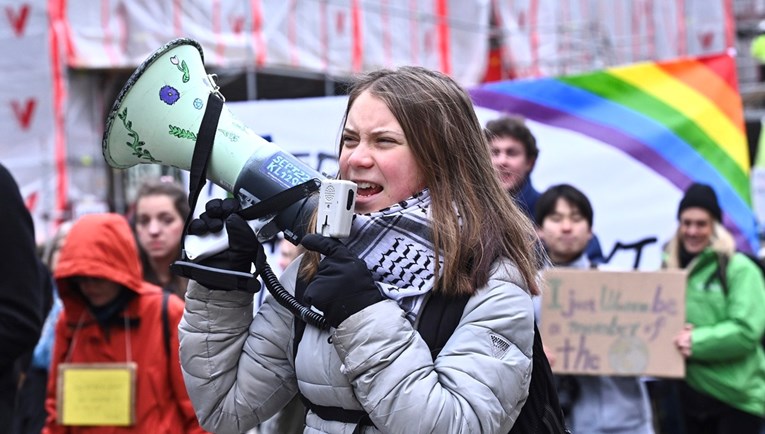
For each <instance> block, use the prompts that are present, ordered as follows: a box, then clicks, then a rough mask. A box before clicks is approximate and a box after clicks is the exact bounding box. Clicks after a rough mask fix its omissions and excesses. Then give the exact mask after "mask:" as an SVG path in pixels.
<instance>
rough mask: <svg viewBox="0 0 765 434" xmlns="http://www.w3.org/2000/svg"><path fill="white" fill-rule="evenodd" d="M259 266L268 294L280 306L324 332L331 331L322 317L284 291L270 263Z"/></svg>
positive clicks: (264, 262) (262, 263) (263, 262)
mask: <svg viewBox="0 0 765 434" xmlns="http://www.w3.org/2000/svg"><path fill="white" fill-rule="evenodd" d="M258 265H259V268H260V273H259V274H260V277H261V278H262V279H263V282H264V283H265V284H266V288H268V292H270V293H271V295H273V296H274V298H275V299H276V301H277V302H278V303H279V304H281V305H282V306H284V307H285V308H286V309H287V310H289V311H290V312H292V314H293V315H295V316H296V317H298V318H300V319H301V320H303V321H305V322H306V323H307V324H311V325H313V326H315V327H318V328H320V329H322V330H327V329H329V324H328V323H327V320H326V319H325V318H324V317H323V316H322V315H320V314H319V313H317V312H314V311H312V310H311V309H310V308H308V307H306V306H303V305H302V304H301V303H300V302H299V301H297V299H295V297H293V296H292V294H290V293H289V292H287V290H286V289H284V287H283V286H282V284H281V282H279V279H278V278H277V277H276V275H275V274H274V272H273V270H271V266H270V265H268V262H266V261H262V262H261V263H260V264H258Z"/></svg>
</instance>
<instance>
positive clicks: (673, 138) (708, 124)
mask: <svg viewBox="0 0 765 434" xmlns="http://www.w3.org/2000/svg"><path fill="white" fill-rule="evenodd" d="M470 93H471V96H472V98H473V101H474V103H475V105H476V106H478V107H485V108H488V109H492V110H496V111H500V112H512V113H517V114H520V115H522V116H524V117H526V118H527V119H529V120H532V121H535V122H539V123H542V124H547V125H550V126H554V127H558V128H563V129H568V130H572V131H576V132H578V133H580V134H583V135H586V136H589V137H592V138H594V139H597V140H599V141H600V142H603V143H607V144H609V145H610V146H613V147H614V148H616V149H618V150H620V151H621V152H623V153H625V154H628V155H629V156H630V157H631V158H633V159H635V160H637V161H639V162H641V163H642V164H644V165H645V166H646V167H648V168H650V169H651V170H652V171H654V172H656V173H657V174H659V175H660V176H662V177H664V178H666V179H667V181H669V182H670V183H671V184H672V185H674V186H675V187H677V189H679V190H681V191H683V190H685V189H686V188H687V187H688V185H690V184H691V183H692V182H694V181H699V182H704V183H707V184H710V185H712V187H713V188H714V189H715V191H716V192H717V195H718V198H719V200H720V206H721V207H722V208H723V210H724V219H723V220H724V224H725V225H726V227H728V229H730V230H731V231H732V232H733V234H734V236H735V237H736V240H737V242H738V245H739V248H741V249H744V250H746V251H752V250H755V251H756V248H757V246H758V245H759V241H758V237H757V229H756V223H755V221H756V220H755V217H754V214H753V211H752V205H751V197H750V181H749V171H750V157H749V148H748V145H747V141H746V135H745V132H744V121H743V109H742V105H741V97H740V95H739V93H738V86H737V77H736V66H735V62H734V59H733V58H732V57H730V56H728V55H718V56H710V57H703V58H688V59H680V60H675V61H668V62H646V63H639V64H634V65H629V66H624V67H618V68H610V69H606V70H602V71H597V72H592V73H587V74H581V75H572V76H564V77H557V78H541V79H531V80H517V81H505V82H497V83H489V84H485V85H483V86H480V87H477V88H474V89H471V90H470ZM540 148H541V149H542V150H543V152H544V143H540ZM540 158H545V157H544V155H543V156H542V157H540ZM561 182H565V181H561ZM635 182H637V183H639V182H640V180H637V179H636V180H635ZM614 194H618V191H614ZM675 209H676V208H675Z"/></svg>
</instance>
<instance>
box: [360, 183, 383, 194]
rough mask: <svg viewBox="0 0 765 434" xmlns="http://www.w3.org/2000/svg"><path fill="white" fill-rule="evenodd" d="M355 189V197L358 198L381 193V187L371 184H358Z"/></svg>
mask: <svg viewBox="0 0 765 434" xmlns="http://www.w3.org/2000/svg"><path fill="white" fill-rule="evenodd" d="M356 187H357V188H356V195H357V196H360V197H365V196H372V195H375V194H378V193H380V192H381V191H383V188H382V186H380V185H377V184H372V183H371V182H359V183H358V184H356Z"/></svg>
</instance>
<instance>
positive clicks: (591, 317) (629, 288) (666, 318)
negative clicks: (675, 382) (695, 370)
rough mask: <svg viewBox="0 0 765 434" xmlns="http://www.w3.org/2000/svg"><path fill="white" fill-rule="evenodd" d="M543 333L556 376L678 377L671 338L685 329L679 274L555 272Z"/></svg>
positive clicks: (681, 368) (681, 364) (680, 366)
mask: <svg viewBox="0 0 765 434" xmlns="http://www.w3.org/2000/svg"><path fill="white" fill-rule="evenodd" d="M544 274H545V275H544V277H545V283H546V289H545V292H544V295H543V296H542V313H541V316H542V321H541V327H540V328H539V330H540V332H541V334H542V340H543V342H544V345H545V351H547V352H548V357H552V358H554V359H555V362H554V363H553V364H552V366H551V367H552V370H553V372H555V373H559V374H584V375H624V376H640V375H648V376H655V377H668V378H681V377H683V376H684V375H685V361H684V360H683V357H682V356H681V355H680V353H679V352H678V351H677V349H676V348H675V345H674V343H673V339H674V337H675V336H676V335H677V334H678V333H680V330H682V328H683V324H684V323H685V283H686V282H685V281H686V275H685V273H684V272H681V271H661V272H642V271H629V272H615V271H598V270H573V269H563V268H557V269H555V268H554V269H550V270H547V271H545V273H544Z"/></svg>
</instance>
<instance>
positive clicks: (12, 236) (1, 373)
mask: <svg viewBox="0 0 765 434" xmlns="http://www.w3.org/2000/svg"><path fill="white" fill-rule="evenodd" d="M0 198H2V206H0V240H2V241H3V248H2V249H0V318H2V321H0V431H2V430H5V429H7V427H10V424H11V420H12V417H13V412H14V404H15V397H16V388H17V383H18V378H17V374H18V372H19V367H18V366H16V364H17V363H18V360H19V359H20V358H21V357H22V356H24V355H29V354H30V353H31V351H32V350H33V349H34V346H35V344H37V340H38V339H39V338H40V331H41V330H42V325H43V319H44V318H43V317H44V313H43V295H44V288H45V287H44V283H45V281H44V278H45V271H44V266H43V265H42V263H41V262H40V260H39V259H38V258H37V254H36V247H35V235H34V226H33V224H32V217H31V216H30V214H29V211H28V210H27V208H26V206H25V205H24V201H23V200H22V198H21V193H20V192H19V187H18V185H17V184H16V181H15V180H14V179H13V176H12V175H11V174H10V172H9V171H8V169H6V168H5V166H3V165H2V164H0Z"/></svg>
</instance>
